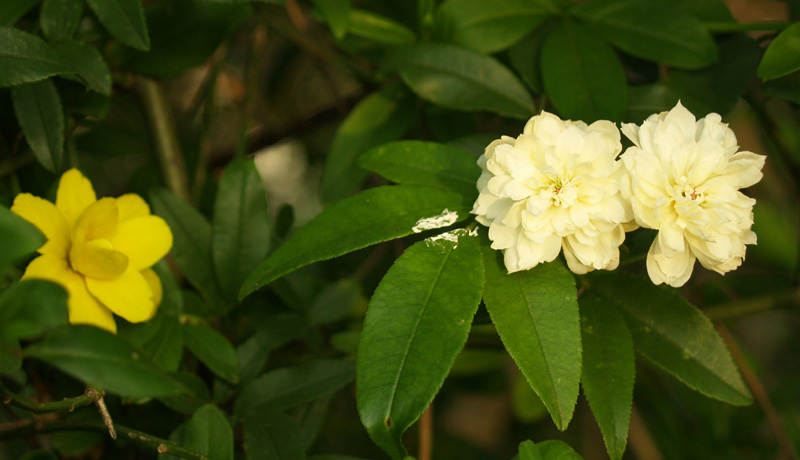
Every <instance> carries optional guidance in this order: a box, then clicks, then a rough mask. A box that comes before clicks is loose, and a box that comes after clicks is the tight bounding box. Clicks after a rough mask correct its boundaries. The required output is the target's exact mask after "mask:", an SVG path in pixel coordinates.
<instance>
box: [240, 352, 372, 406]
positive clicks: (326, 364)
mask: <svg viewBox="0 0 800 460" xmlns="http://www.w3.org/2000/svg"><path fill="white" fill-rule="evenodd" d="M355 376H356V373H355V363H353V362H352V361H335V360H318V361H311V362H308V363H305V364H302V365H300V366H297V367H284V368H281V369H275V370H273V371H270V372H267V373H266V374H264V375H262V376H260V377H258V378H257V379H255V380H253V381H252V382H250V383H248V384H247V385H245V386H244V387H243V388H242V392H241V393H240V395H239V397H238V398H236V403H235V404H234V406H233V413H234V415H236V416H237V417H239V418H247V417H249V416H251V415H253V414H257V413H259V412H260V411H264V410H284V409H288V408H290V407H293V406H295V405H297V404H299V403H301V402H305V401H310V400H312V399H314V398H317V397H320V396H324V395H326V394H329V393H332V392H334V391H336V390H338V389H339V388H341V387H343V386H344V385H347V384H348V383H350V382H352V381H353V379H354V378H355Z"/></svg>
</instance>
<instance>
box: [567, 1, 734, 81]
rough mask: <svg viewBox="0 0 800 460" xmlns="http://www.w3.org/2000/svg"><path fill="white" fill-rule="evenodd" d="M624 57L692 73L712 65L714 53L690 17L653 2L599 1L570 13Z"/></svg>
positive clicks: (705, 34)
mask: <svg viewBox="0 0 800 460" xmlns="http://www.w3.org/2000/svg"><path fill="white" fill-rule="evenodd" d="M572 12H573V14H574V15H575V16H577V17H579V18H580V19H582V20H584V21H585V22H586V23H587V24H588V25H589V26H591V27H592V28H593V29H595V30H597V31H598V32H599V34H600V35H601V36H602V37H604V38H605V39H606V40H608V41H610V42H611V43H613V44H614V45H616V46H617V47H619V48H620V49H622V50H623V51H625V52H626V53H629V54H632V55H634V56H638V57H641V58H644V59H650V60H653V61H660V62H664V63H666V64H669V65H672V66H675V67H682V68H687V69H694V68H698V67H704V66H707V65H709V64H713V63H714V62H715V61H716V60H717V58H718V57H719V56H718V50H717V47H716V45H715V44H714V40H713V39H712V38H711V34H710V33H709V32H708V30H706V28H705V27H704V26H703V23H701V22H700V20H699V19H697V18H695V17H694V16H691V15H689V14H688V13H685V12H683V11H681V10H678V9H676V8H674V6H673V5H671V4H669V3H667V2H663V1H657V0H599V1H594V2H587V3H584V4H581V5H579V6H577V7H576V8H574V9H573V10H572Z"/></svg>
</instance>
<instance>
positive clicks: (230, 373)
mask: <svg viewBox="0 0 800 460" xmlns="http://www.w3.org/2000/svg"><path fill="white" fill-rule="evenodd" d="M183 335H184V337H185V339H186V347H187V348H188V349H189V351H191V352H192V354H193V355H195V356H196V357H197V359H199V360H200V361H201V362H202V363H203V364H205V365H206V366H208V368H209V369H211V372H213V373H215V374H216V375H218V376H219V377H221V378H223V379H225V380H227V381H229V382H231V383H238V382H239V360H238V359H237V357H236V350H235V349H234V348H233V345H231V343H230V342H229V341H228V339H226V338H225V336H223V335H222V334H220V333H219V332H217V331H215V330H214V329H212V328H210V327H208V326H203V325H200V324H184V325H183Z"/></svg>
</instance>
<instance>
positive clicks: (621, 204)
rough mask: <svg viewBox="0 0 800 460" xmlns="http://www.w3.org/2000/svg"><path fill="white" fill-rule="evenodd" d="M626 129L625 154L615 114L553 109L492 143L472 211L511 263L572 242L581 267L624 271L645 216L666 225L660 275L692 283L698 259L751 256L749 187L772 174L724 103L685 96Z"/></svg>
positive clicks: (651, 257) (529, 262) (655, 254)
mask: <svg viewBox="0 0 800 460" xmlns="http://www.w3.org/2000/svg"><path fill="white" fill-rule="evenodd" d="M622 132H623V133H624V134H625V136H626V137H628V138H629V139H630V140H631V142H633V144H634V145H633V146H632V147H630V148H628V149H627V150H625V152H624V153H623V154H622V155H620V152H621V151H622V146H621V143H620V133H619V130H618V129H617V127H616V125H615V124H613V123H611V122H609V121H597V122H595V123H592V124H591V125H588V126H587V125H586V124H585V123H583V122H580V121H563V120H561V119H560V118H558V117H557V116H555V115H553V114H550V113H547V112H542V113H541V114H540V115H537V116H534V117H533V118H531V119H530V121H528V123H527V124H526V125H525V128H524V130H523V133H522V134H521V135H520V136H519V137H517V138H512V137H507V136H503V137H502V138H501V139H498V140H496V141H494V142H492V143H491V144H489V146H487V147H486V151H485V152H484V154H483V155H482V156H481V157H480V159H479V160H478V164H479V165H480V167H481V169H482V171H483V173H482V175H481V177H480V178H479V179H478V190H479V192H480V194H479V196H478V199H477V200H476V201H475V205H474V207H473V210H472V212H473V213H474V214H476V215H477V217H476V219H477V220H478V222H480V223H481V224H483V225H486V226H487V227H489V238H490V239H491V240H492V248H494V249H498V250H502V251H503V255H504V261H505V265H506V268H507V269H508V271H509V273H512V272H516V271H519V270H527V269H529V268H532V267H534V266H536V265H537V264H539V263H542V262H550V261H552V260H554V259H555V258H556V257H558V254H559V253H560V252H561V251H562V250H563V252H564V258H565V259H566V261H567V264H568V265H569V268H570V270H572V271H573V272H574V273H578V274H584V273H587V272H589V271H591V270H595V269H605V270H613V269H615V268H616V267H617V266H618V264H619V246H620V245H621V244H622V243H623V241H624V240H625V232H626V231H631V230H634V229H636V228H638V227H639V226H641V227H645V228H651V229H656V230H658V235H657V237H656V238H655V241H653V244H652V246H651V247H650V251H649V252H648V254H647V271H648V274H649V275H650V279H651V280H652V281H653V282H654V283H655V284H662V283H666V284H669V285H671V286H675V287H678V286H682V285H683V284H684V283H686V281H687V280H688V279H689V277H690V275H691V273H692V269H693V267H694V262H695V260H699V261H700V263H701V264H702V265H703V266H704V267H706V268H708V269H710V270H714V271H716V272H719V273H723V274H724V273H726V272H728V271H730V270H733V269H735V268H736V267H738V266H739V265H741V263H742V260H743V259H744V256H745V245H747V244H755V243H756V235H755V233H753V232H752V231H751V227H752V225H753V205H754V204H755V200H753V199H752V198H749V197H747V196H745V195H744V194H743V193H742V192H741V191H740V189H742V188H745V187H749V186H751V185H753V184H755V183H756V182H758V181H759V180H760V179H761V177H762V174H761V168H762V167H763V166H764V159H765V157H764V156H763V155H756V154H754V153H751V152H738V145H737V143H736V136H735V135H734V134H733V131H732V130H731V129H730V128H729V127H728V126H727V124H725V123H722V122H721V117H720V116H719V115H718V114H715V113H712V114H709V115H708V116H706V117H705V118H703V119H701V120H696V119H695V117H694V115H692V114H691V113H690V112H689V111H688V110H687V109H686V108H684V107H683V106H682V105H681V104H680V102H679V103H678V105H677V106H675V108H673V109H672V110H670V111H669V112H663V113H660V114H654V115H651V116H650V117H649V118H648V119H647V120H645V121H644V123H642V125H641V126H637V125H634V124H623V127H622ZM618 157H619V159H618Z"/></svg>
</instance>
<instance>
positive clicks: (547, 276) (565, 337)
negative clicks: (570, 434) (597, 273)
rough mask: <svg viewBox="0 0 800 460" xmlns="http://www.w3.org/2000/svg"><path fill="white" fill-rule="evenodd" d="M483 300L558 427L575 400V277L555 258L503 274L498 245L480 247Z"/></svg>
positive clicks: (577, 349)
mask: <svg viewBox="0 0 800 460" xmlns="http://www.w3.org/2000/svg"><path fill="white" fill-rule="evenodd" d="M481 250H482V251H483V264H484V267H485V268H486V286H485V288H484V290H485V291H484V294H483V300H484V302H486V309H487V310H488V311H489V315H490V316H491V318H492V321H493V322H494V325H495V327H496V328H497V332H498V333H499V334H500V338H501V339H502V340H503V344H504V345H505V347H506V349H507V350H508V352H509V354H510V355H511V357H512V358H514V361H515V362H516V363H517V366H519V368H520V370H521V371H522V373H523V374H524V375H525V378H527V379H528V382H530V384H531V387H532V388H533V389H534V390H535V391H536V393H537V394H538V395H539V397H540V398H541V399H542V402H544V404H545V406H547V410H548V411H549V412H550V416H551V417H552V418H553V421H554V422H555V424H556V426H557V427H558V429H560V430H564V429H566V427H567V425H568V424H569V421H570V419H571V418H572V414H573V411H574V410H575V403H576V402H577V400H578V390H579V389H578V382H579V381H580V377H581V332H580V317H579V313H578V302H577V298H576V291H575V280H574V279H573V277H572V274H571V273H570V272H569V270H567V268H566V267H564V264H563V263H561V262H560V261H558V260H556V261H553V262H549V263H544V264H539V265H537V266H536V267H534V268H532V269H530V270H526V271H522V272H516V273H512V274H508V273H507V272H506V270H505V267H504V266H503V261H502V254H501V252H500V251H495V250H494V249H491V248H490V247H489V245H488V243H486V244H484V245H483V246H482V247H481Z"/></svg>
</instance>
